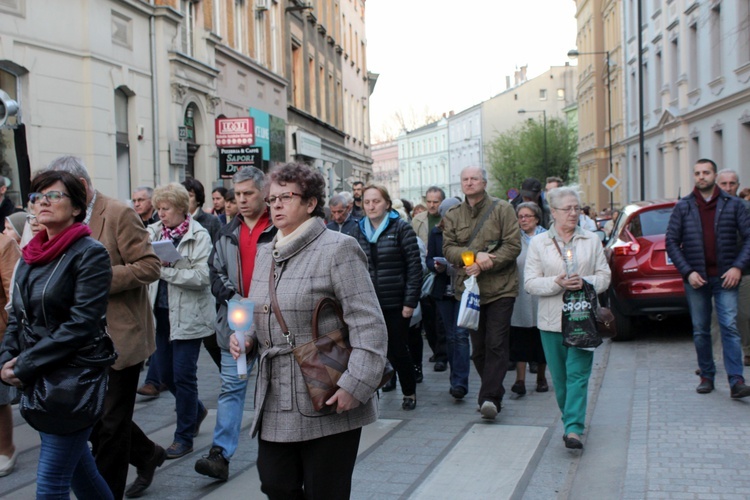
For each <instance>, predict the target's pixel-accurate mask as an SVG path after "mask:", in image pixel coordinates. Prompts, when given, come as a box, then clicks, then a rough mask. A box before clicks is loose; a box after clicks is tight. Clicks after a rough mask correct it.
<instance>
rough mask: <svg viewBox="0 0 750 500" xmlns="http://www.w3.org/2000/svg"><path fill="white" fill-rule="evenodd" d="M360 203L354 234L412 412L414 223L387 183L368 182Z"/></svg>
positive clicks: (417, 278) (416, 286)
mask: <svg viewBox="0 0 750 500" xmlns="http://www.w3.org/2000/svg"><path fill="white" fill-rule="evenodd" d="M362 207H363V208H364V210H365V217H363V218H362V219H361V220H360V221H359V231H358V232H357V233H356V237H357V240H358V241H359V245H360V246H361V247H362V250H364V252H365V255H367V262H368V264H369V269H370V279H371V280H372V283H373V285H374V286H375V291H376V292H377V294H378V302H379V303H380V309H381V310H382V311H383V317H384V318H385V324H386V327H387V328H388V360H389V361H390V362H391V364H393V368H395V370H396V374H397V375H398V381H399V382H400V383H401V391H402V392H403V397H404V399H403V402H402V403H401V408H402V409H404V410H407V411H410V410H413V409H414V408H416V406H417V374H416V371H415V368H414V363H413V362H412V359H411V355H410V354H409V348H408V346H407V338H408V337H407V336H408V334H409V323H410V321H411V317H412V314H414V309H415V308H416V307H417V304H418V303H419V296H420V294H421V292H422V290H421V289H422V261H421V258H420V256H419V244H418V243H417V235H416V233H415V232H414V230H413V229H412V227H411V224H409V223H408V222H404V221H403V220H402V219H401V218H400V217H399V214H398V212H396V211H395V210H393V206H392V203H391V197H390V195H389V194H388V190H387V189H386V188H385V187H384V186H381V185H378V184H369V185H368V186H366V187H365V189H364V190H363V191H362Z"/></svg>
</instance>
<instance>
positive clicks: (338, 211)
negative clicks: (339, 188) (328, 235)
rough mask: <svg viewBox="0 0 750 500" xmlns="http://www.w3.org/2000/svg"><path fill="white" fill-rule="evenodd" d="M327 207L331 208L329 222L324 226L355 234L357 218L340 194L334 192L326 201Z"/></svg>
mask: <svg viewBox="0 0 750 500" xmlns="http://www.w3.org/2000/svg"><path fill="white" fill-rule="evenodd" d="M328 207H329V208H330V210H331V222H329V223H328V225H327V226H326V227H327V228H328V229H330V230H332V231H338V232H340V233H343V234H348V235H349V236H353V235H355V234H356V231H358V230H359V226H358V224H359V220H358V219H356V218H355V217H352V214H351V213H350V212H349V203H347V201H346V198H345V197H344V196H343V195H342V194H335V195H333V196H331V199H330V200H329V201H328Z"/></svg>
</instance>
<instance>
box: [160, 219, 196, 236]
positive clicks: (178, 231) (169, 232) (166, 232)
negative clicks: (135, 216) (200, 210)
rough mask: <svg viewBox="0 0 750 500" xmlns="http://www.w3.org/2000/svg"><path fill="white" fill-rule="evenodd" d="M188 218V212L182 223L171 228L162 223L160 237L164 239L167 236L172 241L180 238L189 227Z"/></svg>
mask: <svg viewBox="0 0 750 500" xmlns="http://www.w3.org/2000/svg"><path fill="white" fill-rule="evenodd" d="M190 219H191V217H190V214H187V216H186V217H185V220H184V221H182V223H181V224H180V225H179V226H177V227H175V228H172V229H170V228H168V227H167V226H165V225H164V224H162V226H161V237H162V238H163V239H165V240H166V239H167V238H169V239H170V240H172V241H175V240H177V239H179V238H182V237H183V236H185V233H187V230H188V228H189V227H190Z"/></svg>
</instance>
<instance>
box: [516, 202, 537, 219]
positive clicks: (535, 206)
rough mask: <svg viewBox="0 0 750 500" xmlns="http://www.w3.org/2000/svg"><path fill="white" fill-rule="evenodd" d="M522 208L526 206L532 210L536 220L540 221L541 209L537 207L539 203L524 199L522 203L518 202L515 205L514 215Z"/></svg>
mask: <svg viewBox="0 0 750 500" xmlns="http://www.w3.org/2000/svg"><path fill="white" fill-rule="evenodd" d="M522 208H528V209H529V210H531V211H532V212H534V217H536V220H537V221H539V222H542V209H541V208H539V204H537V203H535V202H533V201H524V202H523V203H519V204H518V206H517V207H516V215H518V212H520V211H521V209H522Z"/></svg>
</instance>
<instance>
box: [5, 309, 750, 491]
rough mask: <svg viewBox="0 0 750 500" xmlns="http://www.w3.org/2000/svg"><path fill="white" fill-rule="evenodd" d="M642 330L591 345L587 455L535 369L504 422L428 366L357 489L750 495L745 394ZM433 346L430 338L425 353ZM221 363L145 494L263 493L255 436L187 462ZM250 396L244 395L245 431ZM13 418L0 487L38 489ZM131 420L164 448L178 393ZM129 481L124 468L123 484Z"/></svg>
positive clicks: (686, 338) (204, 371)
mask: <svg viewBox="0 0 750 500" xmlns="http://www.w3.org/2000/svg"><path fill="white" fill-rule="evenodd" d="M641 331H642V332H643V333H642V334H641V335H640V337H639V339H638V340H636V341H634V342H625V343H613V342H611V341H606V342H605V343H604V344H603V345H602V346H601V347H600V348H598V349H597V350H596V356H595V359H594V372H593V374H592V378H591V383H590V392H589V416H588V419H587V430H586V433H585V435H584V446H585V448H584V450H583V451H582V452H581V451H572V450H567V449H566V448H565V447H564V445H563V441H562V428H561V424H560V415H559V411H558V409H557V405H556V404H555V401H554V392H553V391H552V390H550V392H548V393H542V394H539V393H536V392H535V391H534V390H533V389H534V388H535V385H536V384H535V377H536V376H535V375H533V374H530V373H529V374H527V380H526V387H527V391H528V393H527V395H526V396H524V397H522V398H516V397H515V395H514V394H512V393H510V391H509V390H508V394H507V395H506V398H505V400H504V402H503V409H502V412H501V413H500V414H499V415H498V419H497V420H496V421H495V422H487V421H483V420H482V419H481V418H480V416H479V413H477V405H476V399H475V398H476V390H477V388H478V380H477V377H476V375H475V374H472V376H473V378H472V381H471V384H472V386H471V387H470V392H469V395H468V396H467V398H466V399H465V400H464V401H463V402H454V401H453V399H452V398H451V397H450V395H449V394H448V373H447V372H443V373H435V372H434V371H433V370H432V364H431V363H427V362H426V363H425V372H424V373H425V381H424V382H423V383H422V384H420V385H419V386H418V388H417V397H418V404H417V409H416V410H415V411H412V412H405V411H402V410H401V394H400V390H397V391H394V392H391V393H388V394H383V395H382V396H381V420H380V421H378V422H377V423H375V424H373V425H370V426H368V427H366V428H365V430H364V432H363V435H362V443H361V445H360V450H359V459H358V463H357V467H356V468H355V472H354V479H353V491H352V498H354V499H370V498H372V499H397V498H414V499H436V498H437V499H440V498H446V499H457V498H479V499H484V498H487V499H503V498H509V499H528V500H537V499H538V500H543V499H552V498H560V499H609V498H612V499H619V498H624V499H644V498H649V499H662V498H664V499H688V498H690V499H747V498H750V475H747V474H745V472H746V471H747V464H748V463H750V447H749V446H748V443H749V441H750V440H749V439H748V436H750V400H741V401H738V400H731V399H730V398H729V387H728V384H727V383H726V375H725V374H724V371H723V366H721V365H719V373H717V378H716V390H715V391H714V392H713V393H711V394H708V395H700V394H697V393H696V392H695V386H696V385H697V383H698V377H696V376H695V374H694V370H695V367H696V361H695V352H694V349H693V345H692V341H691V337H690V333H689V331H690V327H689V323H688V322H687V321H685V320H684V319H681V318H677V319H668V320H666V321H665V322H663V323H647V324H645V325H644V326H643V327H642V328H641ZM428 351H429V349H428V347H427V346H426V344H425V360H426V358H427V357H428V356H429V352H428ZM215 371H216V369H215V366H214V365H213V364H212V362H211V360H210V358H209V357H208V355H207V354H206V353H205V352H203V353H202V354H201V358H200V362H199V379H200V383H199V384H200V386H199V393H200V395H201V397H202V400H203V402H204V403H205V404H206V406H207V407H208V408H209V416H208V418H207V419H206V421H205V422H204V423H203V426H202V428H201V432H200V435H199V436H198V437H197V438H196V440H195V445H194V448H195V451H194V452H193V453H192V454H190V455H187V456H186V457H184V458H182V459H178V460H172V461H167V462H165V464H164V465H163V466H162V467H161V468H159V469H157V472H156V476H155V479H154V483H153V484H152V486H151V488H149V490H148V491H147V493H146V496H145V497H144V498H159V499H160V500H167V499H180V500H184V499H197V498H216V499H218V498H247V499H256V498H258V499H261V498H265V497H264V495H262V494H261V492H260V489H259V488H260V486H259V480H258V474H257V469H256V468H255V459H256V456H257V444H256V441H255V440H252V439H251V438H250V437H249V436H248V434H247V431H246V430H243V432H242V437H241V441H240V446H239V449H238V451H237V454H236V455H235V457H234V458H233V459H232V462H231V464H230V478H229V481H228V482H226V483H222V482H217V481H213V480H211V479H209V478H206V477H204V476H200V475H199V474H197V473H196V472H195V471H194V470H193V466H194V463H195V461H196V460H197V459H198V458H199V457H200V456H201V455H203V454H206V453H208V449H209V447H210V446H211V437H212V430H213V425H214V422H215V419H216V394H217V393H218V388H219V378H218V376H217V374H216V373H215ZM143 376H145V372H144V375H143ZM548 378H549V377H548ZM514 381H515V372H508V376H507V378H506V381H505V387H506V388H508V389H509V388H510V386H511V385H512V384H513V382H514ZM254 382H255V380H254V377H253V378H251V380H250V383H251V384H254ZM550 385H552V383H551V380H550ZM251 393H252V391H249V394H251ZM509 395H512V397H510V396H509ZM252 406H253V405H252V397H249V398H248V401H247V402H246V407H245V408H246V412H245V421H244V422H243V426H244V427H245V429H247V427H248V426H249V424H250V421H251V417H252V411H253V410H252ZM14 419H15V442H16V446H18V447H20V449H21V450H22V453H21V455H20V457H19V460H18V463H17V465H16V470H15V472H14V473H13V474H11V475H10V476H7V477H4V478H0V496H1V497H3V498H13V499H26V498H34V491H35V484H34V481H35V478H36V463H37V460H38V456H39V437H38V435H37V433H36V432H35V431H34V430H33V429H31V428H30V427H29V426H28V425H26V424H25V423H24V422H23V420H22V419H21V418H20V415H19V414H18V411H17V409H14ZM135 420H136V422H137V423H138V424H139V425H140V426H141V427H142V428H143V429H144V431H145V432H146V433H148V434H149V436H150V437H151V438H152V439H153V440H155V441H156V442H157V443H159V444H161V445H162V446H164V447H166V446H168V445H169V444H170V443H171V437H172V433H173V431H174V399H173V398H172V396H171V395H170V394H168V393H164V394H162V395H161V397H159V398H157V399H152V400H144V399H142V398H141V397H140V396H139V399H138V403H137V407H136V412H135ZM117 452H118V451H117V450H112V453H117ZM134 478H135V470H134V469H133V468H131V478H130V481H132V479H134Z"/></svg>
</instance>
